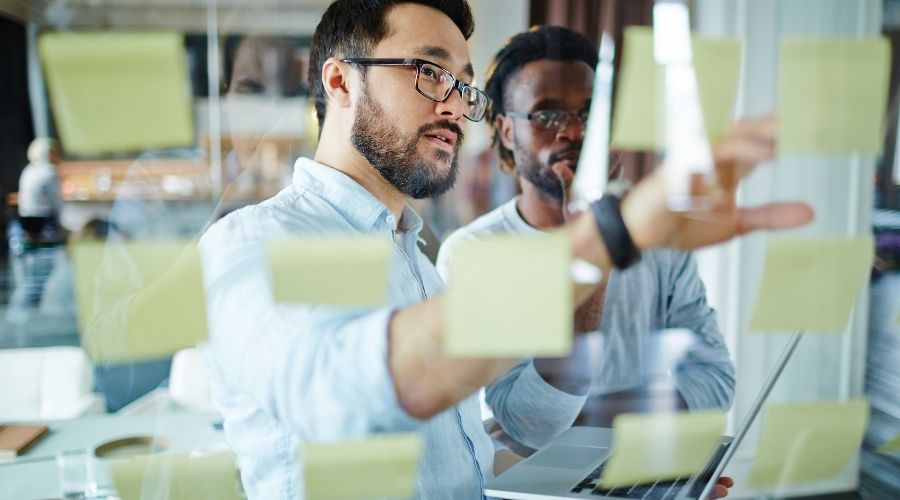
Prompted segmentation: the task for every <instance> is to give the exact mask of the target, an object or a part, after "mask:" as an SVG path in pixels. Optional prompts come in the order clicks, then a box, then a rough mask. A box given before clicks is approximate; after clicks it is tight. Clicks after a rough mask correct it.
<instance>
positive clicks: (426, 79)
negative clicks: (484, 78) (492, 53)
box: [342, 57, 491, 122]
mask: <svg viewBox="0 0 900 500" xmlns="http://www.w3.org/2000/svg"><path fill="white" fill-rule="evenodd" d="M342 61H343V62H345V63H350V64H358V65H360V66H415V68H416V90H417V91H418V92H419V93H420V94H422V95H423V96H425V97H427V98H429V99H431V100H432V101H436V102H444V101H446V100H447V99H448V98H449V97H450V93H451V92H453V91H454V90H458V91H459V95H460V96H461V97H462V100H463V102H464V103H465V104H466V112H465V113H463V116H465V117H466V118H468V119H469V120H471V121H473V122H477V121H481V120H482V119H483V118H484V114H485V112H487V108H488V103H490V102H491V99H490V98H489V97H488V96H487V94H485V93H484V92H482V91H481V90H480V89H478V88H477V87H473V86H472V85H469V84H466V83H463V82H461V81H459V80H457V79H456V78H455V77H454V76H453V74H451V73H450V72H449V71H447V70H446V69H444V68H442V67H440V66H438V65H437V64H435V63H433V62H431V61H426V60H424V59H390V58H365V57H350V58H347V59H343V60H342Z"/></svg>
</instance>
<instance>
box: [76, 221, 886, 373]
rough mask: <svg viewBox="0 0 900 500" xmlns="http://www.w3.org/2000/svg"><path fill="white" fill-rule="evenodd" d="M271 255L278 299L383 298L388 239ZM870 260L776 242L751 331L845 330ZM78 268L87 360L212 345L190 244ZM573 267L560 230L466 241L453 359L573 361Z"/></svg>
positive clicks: (87, 248)
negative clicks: (564, 358) (532, 357)
mask: <svg viewBox="0 0 900 500" xmlns="http://www.w3.org/2000/svg"><path fill="white" fill-rule="evenodd" d="M267 257H268V262H269V267H270V273H271V275H272V287H273V290H272V296H273V299H274V301H275V302H282V303H309V304H339V305H345V306H354V307H374V306H378V305H381V304H383V303H384V301H385V298H386V290H387V281H388V273H389V268H390V259H391V244H390V242H389V241H388V240H387V239H384V238H373V237H361V236H357V237H327V238H306V239H291V240H283V241H277V242H273V243H272V244H270V245H269V247H268V254H267ZM872 258H873V240H872V237H871V236H864V237H860V238H840V237H819V238H783V239H774V240H772V241H771V242H770V245H769V249H768V252H767V256H766V265H765V269H764V272H763V278H762V282H761V285H760V287H759V291H758V293H757V300H756V304H755V307H754V311H753V315H752V319H751V324H750V327H751V329H753V330H757V331H785V330H803V331H812V332H840V331H842V330H843V329H844V328H845V327H846V325H847V323H848V321H849V317H850V313H851V311H852V307H853V304H854V302H855V299H856V297H857V296H858V295H859V292H860V290H861V288H862V286H863V285H864V283H865V282H866V277H867V276H868V270H869V266H870V264H871V261H872ZM107 259H108V260H107ZM72 260H73V265H74V269H75V277H76V280H75V282H76V297H77V302H78V307H79V327H80V331H81V334H82V342H83V344H84V346H85V348H86V349H87V350H88V353H89V354H90V355H91V357H92V359H94V360H96V361H105V362H116V361H127V360H136V359H147V358H154V357H163V356H167V355H170V354H172V353H173V352H175V351H177V350H178V349H181V348H184V347H191V346H193V345H195V344H196V343H198V342H201V341H203V340H205V339H206V338H207V324H206V303H205V299H204V290H203V277H202V266H201V263H200V256H199V254H198V252H197V248H196V245H195V244H194V243H193V242H188V243H186V242H147V243H140V244H138V243H115V244H108V245H104V244H101V243H91V242H88V243H80V244H76V245H74V246H73V248H72ZM570 261H571V249H570V247H569V243H568V239H567V238H565V236H564V235H562V234H555V235H549V236H541V237H522V236H503V237H493V238H486V239H483V240H480V241H474V242H464V243H462V244H460V245H459V248H458V249H457V251H456V253H455V256H454V261H453V268H452V270H451V272H452V275H451V277H450V283H449V286H448V290H447V298H446V314H445V316H446V330H445V345H444V347H445V349H446V352H447V353H448V354H449V355H451V356H461V357H478V356H496V357H517V356H525V355H543V356H563V355H566V354H567V353H568V352H569V351H570V350H571V348H572V335H571V331H572V310H573V298H572V282H571V279H570V277H569V262H570ZM523 270H527V272H525V271H523ZM110 273H112V275H110Z"/></svg>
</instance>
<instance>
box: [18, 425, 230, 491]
mask: <svg viewBox="0 0 900 500" xmlns="http://www.w3.org/2000/svg"><path fill="white" fill-rule="evenodd" d="M219 421H221V417H219V416H218V415H217V414H215V413H195V412H173V413H159V414H151V415H128V416H116V415H114V414H111V415H103V416H94V417H85V418H78V419H72V420H54V421H49V422H40V423H43V424H45V425H47V426H48V427H50V431H49V432H48V434H46V435H45V436H44V437H43V438H42V439H41V440H40V441H39V442H38V443H36V444H35V445H34V446H33V447H32V448H31V449H29V450H28V452H27V453H25V454H23V455H21V456H19V457H18V458H17V459H16V460H15V461H10V462H0V485H2V486H0V500H35V499H49V498H58V497H59V478H58V475H57V469H56V453H57V452H59V451H64V450H72V449H78V448H86V447H91V448H96V447H97V446H99V445H101V444H103V443H106V442H109V441H111V440H114V439H119V438H124V437H130V436H156V437H160V438H165V439H167V440H168V441H169V443H170V447H169V449H168V450H167V451H168V452H180V453H190V452H192V451H212V450H222V449H226V444H225V435H224V434H223V432H222V431H221V430H217V429H216V428H215V427H214V424H215V423H217V422H219ZM97 472H98V480H99V486H100V488H101V489H108V488H111V487H112V483H111V481H110V478H109V474H108V471H107V468H106V467H105V466H104V464H103V460H100V463H99V464H98V471H97Z"/></svg>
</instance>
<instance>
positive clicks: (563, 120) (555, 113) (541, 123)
mask: <svg viewBox="0 0 900 500" xmlns="http://www.w3.org/2000/svg"><path fill="white" fill-rule="evenodd" d="M588 113H590V111H589V110H587V109H583V110H581V111H579V112H577V113H569V112H568V111H563V110H561V109H542V110H540V111H535V112H533V113H519V112H516V111H507V112H506V113H504V114H505V115H506V116H509V117H512V118H522V119H525V120H528V121H530V122H531V123H532V125H534V126H535V127H537V128H539V129H543V130H562V129H564V128H566V127H567V126H568V125H569V123H571V122H572V120H578V121H579V122H581V124H582V125H585V126H586V125H587V120H588Z"/></svg>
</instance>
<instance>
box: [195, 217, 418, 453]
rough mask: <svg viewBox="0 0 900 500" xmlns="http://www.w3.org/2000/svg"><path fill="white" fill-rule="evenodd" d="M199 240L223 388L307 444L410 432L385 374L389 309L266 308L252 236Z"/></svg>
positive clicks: (259, 246)
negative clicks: (229, 388)
mask: <svg viewBox="0 0 900 500" xmlns="http://www.w3.org/2000/svg"><path fill="white" fill-rule="evenodd" d="M223 233H225V234H227V230H222V229H219V230H217V228H213V229H212V230H211V231H210V232H209V233H207V234H206V235H205V236H204V238H203V239H202V240H201V245H200V249H201V255H202V256H203V264H204V270H203V272H204V285H205V290H206V300H207V318H208V324H209V329H210V343H209V345H208V347H207V348H208V349H210V350H211V353H212V358H213V359H214V362H215V363H216V364H217V365H218V366H219V369H220V370H219V371H220V372H221V373H223V375H224V377H225V378H226V380H227V382H228V384H229V385H231V386H233V387H236V388H238V389H239V390H241V391H242V392H244V393H246V394H247V395H248V396H249V397H250V398H252V399H253V400H255V402H256V403H257V404H258V405H259V407H260V408H261V409H263V411H266V412H268V413H270V414H271V415H272V416H273V417H275V418H276V419H277V420H278V421H280V422H283V423H285V424H286V425H287V426H289V427H290V428H291V429H292V430H293V431H294V432H297V433H298V434H299V435H301V436H304V437H306V438H307V439H316V440H328V439H340V438H347V437H352V436H362V435H365V434H367V433H370V432H376V431H392V430H393V431H396V430H406V429H410V428H413V427H415V426H417V425H418V424H419V421H417V420H415V419H413V418H411V417H409V416H408V415H407V414H406V413H405V411H404V410H403V409H402V408H401V407H400V405H399V404H398V401H397V397H396V394H395V392H394V384H393V381H392V378H391V375H390V371H389V368H388V328H389V322H390V318H391V314H392V312H393V311H392V310H391V309H390V308H382V309H374V310H350V309H345V308H339V307H322V306H311V305H300V304H297V305H293V304H276V303H275V301H274V300H273V297H272V292H271V287H270V281H271V279H270V277H269V270H268V266H267V264H266V257H265V244H264V242H263V241H262V239H254V238H246V237H242V238H226V237H224V234H223Z"/></svg>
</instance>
